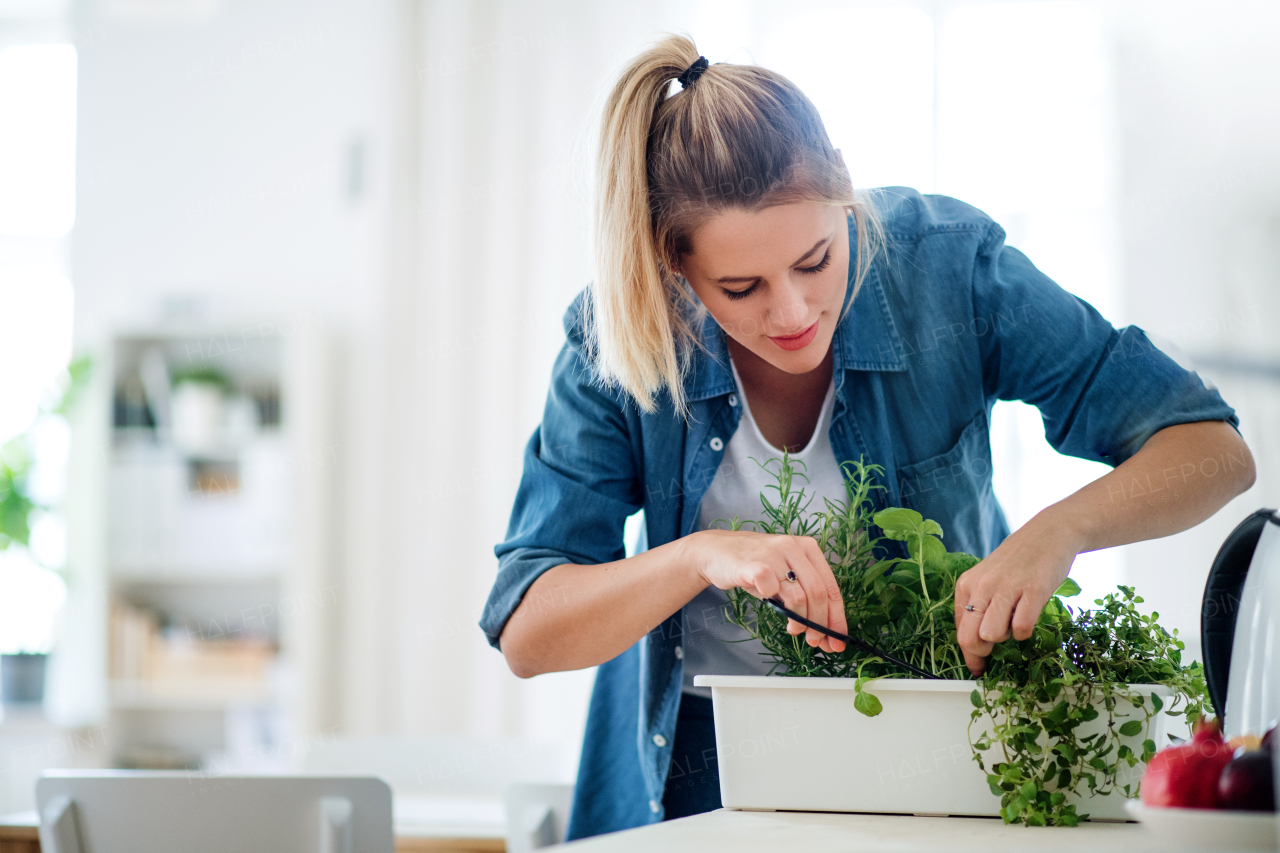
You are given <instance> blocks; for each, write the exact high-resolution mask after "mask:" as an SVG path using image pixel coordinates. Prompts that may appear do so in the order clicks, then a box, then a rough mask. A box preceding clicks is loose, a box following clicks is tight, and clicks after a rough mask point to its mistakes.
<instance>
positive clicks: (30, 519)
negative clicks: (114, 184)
mask: <svg viewBox="0 0 1280 853" xmlns="http://www.w3.org/2000/svg"><path fill="white" fill-rule="evenodd" d="M52 11H53V12H58V11H59V10H57V9H52ZM51 23H56V22H54V21H52V19H51V20H50V21H41V20H33V19H31V18H28V19H25V20H23V21H22V22H21V26H18V25H17V24H15V25H12V26H10V27H6V26H5V25H4V23H3V22H0V44H4V43H6V42H10V43H9V44H7V46H4V47H2V48H0V324H3V325H2V326H0V365H4V381H3V384H2V386H0V501H3V502H5V506H6V507H7V508H8V509H12V510H14V511H13V512H11V513H9V514H8V515H7V516H6V517H5V519H4V526H3V528H0V653H3V654H13V653H16V652H37V653H43V652H48V651H50V650H51V649H52V647H53V645H54V642H55V634H56V620H57V613H58V611H59V609H60V607H61V605H62V602H63V600H64V598H65V584H64V583H63V579H62V577H61V576H60V575H59V574H58V570H60V569H61V568H62V567H63V566H64V564H65V562H66V536H65V530H64V525H63V523H62V518H61V516H60V514H59V513H58V511H57V506H58V504H59V503H60V501H61V498H62V491H63V488H64V486H65V480H66V476H65V467H66V461H67V454H68V447H69V441H68V428H67V422H66V419H65V418H64V417H63V416H62V415H61V414H58V413H56V412H54V411H52V410H53V408H54V407H55V406H56V401H57V399H58V397H59V393H58V392H59V387H60V383H65V382H66V379H67V374H66V368H67V365H68V362H69V361H70V357H71V322H72V292H71V283H70V281H69V280H68V278H67V274H66V271H67V234H68V232H69V231H70V230H71V226H72V223H73V222H74V220H75V130H76V50H75V48H74V47H73V46H72V45H70V44H62V43H55V44H12V43H11V42H13V41H15V40H21V37H22V35H23V33H24V32H30V31H31V30H32V29H33V28H38V27H40V26H44V27H45V28H46V29H47V28H48V26H49V25H50V24H51ZM64 387H65V386H64Z"/></svg>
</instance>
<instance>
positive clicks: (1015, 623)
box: [1010, 590, 1049, 640]
mask: <svg viewBox="0 0 1280 853" xmlns="http://www.w3.org/2000/svg"><path fill="white" fill-rule="evenodd" d="M1048 601H1049V596H1048V595H1047V594H1044V595H1042V594H1041V593H1040V591H1039V590H1035V591H1026V592H1023V594H1022V598H1020V599H1018V606H1017V608H1016V609H1015V610H1014V612H1013V620H1012V623H1011V625H1010V627H1011V628H1012V629H1013V638H1014V639H1015V640H1026V639H1030V637H1031V634H1032V632H1033V631H1035V628H1036V622H1038V621H1040V613H1041V612H1042V611H1043V610H1044V606H1045V604H1046V603H1047V602H1048Z"/></svg>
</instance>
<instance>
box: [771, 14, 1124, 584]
mask: <svg viewBox="0 0 1280 853" xmlns="http://www.w3.org/2000/svg"><path fill="white" fill-rule="evenodd" d="M759 50H760V52H759V56H758V58H759V61H760V62H761V63H762V64H764V65H766V66H768V67H772V68H776V69H777V70H778V71H781V72H782V73H784V74H786V75H787V76H788V77H790V78H791V79H792V80H794V81H795V83H796V84H797V85H798V86H799V87H800V88H801V89H802V90H804V92H805V93H806V94H807V95H808V96H809V97H810V98H811V99H812V100H813V102H814V104H815V105H816V106H817V107H818V109H819V111H820V112H821V113H822V117H823V121H824V122H825V123H826V126H827V131H828V132H829V133H830V134H831V139H832V142H833V143H834V144H835V146H836V147H837V148H839V149H841V151H842V152H843V154H844V159H845V163H846V164H848V166H849V171H850V173H851V174H852V176H853V181H854V184H855V185H858V186H867V187H869V186H891V185H903V186H909V187H915V188H916V189H919V190H921V191H922V192H938V193H943V194H946V195H951V196H955V197H956V198H959V199H961V200H962V201H965V202H968V203H969V204H972V205H975V206H977V207H979V208H981V209H982V210H984V211H985V212H986V213H988V214H989V215H990V216H991V217H992V218H993V219H995V220H996V221H997V222H999V223H1000V224H1001V225H1003V226H1004V228H1005V230H1006V231H1007V232H1008V244H1009V245H1011V246H1014V247H1016V248H1018V249H1020V250H1022V251H1023V252H1025V253H1026V254H1027V256H1028V257H1030V258H1031V260H1032V261H1033V262H1034V263H1035V264H1036V265H1037V266H1038V267H1039V268H1040V269H1042V270H1043V271H1044V272H1045V273H1046V274H1048V275H1049V276H1050V277H1052V278H1053V279H1054V280H1055V281H1056V282H1058V283H1059V284H1060V285H1062V286H1063V287H1064V288H1066V289H1067V290H1069V291H1071V292H1072V293H1074V294H1076V295H1077V296H1080V297H1081V298H1083V299H1086V300H1087V301H1089V302H1090V303H1091V304H1092V305H1093V306H1094V307H1096V308H1097V309H1098V310H1099V311H1101V312H1102V313H1103V314H1104V315H1105V316H1107V317H1108V318H1109V319H1111V320H1112V321H1113V322H1114V323H1116V324H1117V325H1119V324H1120V323H1121V322H1122V318H1120V317H1118V316H1117V312H1118V311H1119V310H1120V307H1121V306H1120V300H1119V298H1118V295H1117V293H1116V286H1115V281H1116V273H1115V270H1114V263H1115V258H1114V254H1113V245H1112V238H1111V236H1110V235H1112V234H1114V233H1115V231H1116V227H1115V215H1116V212H1115V208H1114V204H1113V162H1114V156H1115V152H1114V151H1113V148H1112V142H1111V133H1110V126H1109V123H1110V120H1111V119H1110V116H1111V109H1110V108H1111V101H1110V80H1109V79H1108V76H1107V73H1106V70H1107V64H1106V60H1105V56H1104V50H1103V30H1102V22H1101V21H1100V20H1099V18H1098V15H1097V13H1096V12H1095V11H1094V10H1093V9H1092V8H1091V7H1090V6H1089V5H1087V4H1085V3H1081V2H1043V3H1039V2H1038V3H981V4H959V5H954V6H951V7H950V8H949V9H946V10H939V8H938V7H937V6H936V5H935V4H924V3H921V4H919V5H914V4H901V5H893V6H865V7H862V8H857V7H855V8H852V9H849V8H844V9H840V8H831V7H827V8H823V9H820V10H816V11H813V12H810V13H807V14H803V15H793V14H790V13H789V12H788V13H786V14H784V15H783V16H782V17H781V19H780V20H779V26H776V27H770V28H768V31H767V32H762V33H761V34H760V44H759ZM749 59H750V58H749V57H748V58H747V60H748V61H749ZM992 452H993V456H994V459H995V490H996V495H997V497H998V498H999V499H1000V503H1001V505H1002V506H1003V507H1004V509H1005V512H1006V514H1007V515H1008V517H1009V522H1010V524H1011V525H1012V526H1013V527H1014V529H1016V528H1017V527H1019V526H1021V525H1022V524H1024V523H1026V522H1027V521H1028V520H1030V518H1031V517H1032V516H1034V515H1035V514H1036V513H1037V512H1039V511H1040V510H1041V509H1044V508H1045V507H1047V506H1049V505H1050V504H1052V503H1055V502H1056V501H1058V500H1061V499H1062V498H1064V497H1066V496H1067V495H1069V494H1071V493H1072V492H1074V491H1076V490H1078V489H1079V488H1081V487H1082V486H1084V485H1085V484H1087V483H1089V482H1091V481H1092V480H1095V479H1097V478H1098V477H1100V476H1101V475H1102V474H1104V473H1106V471H1107V470H1109V469H1108V468H1107V467H1106V466H1104V465H1102V464H1100V463H1094V462H1086V461H1084V460H1080V459H1074V458H1071V457H1067V456H1062V455H1060V454H1058V453H1057V452H1055V451H1054V450H1053V448H1051V447H1050V446H1049V444H1048V443H1047V442H1046V441H1045V438H1044V424H1043V421H1042V420H1041V418H1040V414H1039V412H1038V411H1037V410H1036V409H1035V408H1034V407H1032V406H1028V405H1026V404H1024V403H1017V402H999V403H997V404H996V406H995V410H994V412H993V413H992ZM1120 559H1121V555H1120V553H1119V552H1118V551H1116V550H1115V549H1111V550H1106V551H1099V552H1093V553H1090V554H1083V555H1081V556H1080V557H1078V558H1077V560H1076V566H1075V568H1074V569H1073V570H1072V575H1073V577H1075V578H1076V579H1077V580H1078V581H1079V582H1080V584H1081V586H1082V587H1084V592H1085V595H1084V596H1082V600H1084V599H1085V598H1087V599H1089V600H1092V599H1093V598H1095V597H1096V596H1097V595H1098V594H1101V592H1102V591H1104V590H1106V589H1110V588H1112V587H1113V586H1114V584H1115V583H1116V582H1117V581H1119V580H1120V574H1119V561H1120Z"/></svg>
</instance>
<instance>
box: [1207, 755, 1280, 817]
mask: <svg viewBox="0 0 1280 853" xmlns="http://www.w3.org/2000/svg"><path fill="white" fill-rule="evenodd" d="M1274 773H1275V771H1274V770H1273V768H1272V763H1271V753H1270V752H1267V751H1265V750H1254V751H1252V752H1241V753H1240V754H1239V755H1237V756H1236V757H1235V758H1233V759H1231V761H1230V762H1229V763H1228V764H1227V766H1226V767H1223V768H1222V775H1221V776H1219V777H1218V798H1219V799H1220V800H1221V802H1222V807H1223V808H1226V809H1240V810H1243V811H1254V812H1273V811H1275V810H1276V785H1275V776H1274Z"/></svg>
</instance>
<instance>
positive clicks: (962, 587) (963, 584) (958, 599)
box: [955, 563, 981, 636]
mask: <svg viewBox="0 0 1280 853" xmlns="http://www.w3.org/2000/svg"><path fill="white" fill-rule="evenodd" d="M978 565H981V563H979V564H978ZM977 567H978V566H974V569H976V568H977ZM972 571H973V569H970V570H969V571H968V572H965V573H964V574H963V575H961V576H960V579H959V580H958V581H956V595H955V612H956V636H959V635H960V627H961V625H963V624H964V618H965V614H966V613H968V612H969V611H967V610H965V606H966V605H968V604H972V603H973V601H972V599H973V594H972V593H971V592H970V591H969V581H970V580H971V579H972V578H974V577H976V575H973V574H970V573H971V572H972Z"/></svg>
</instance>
